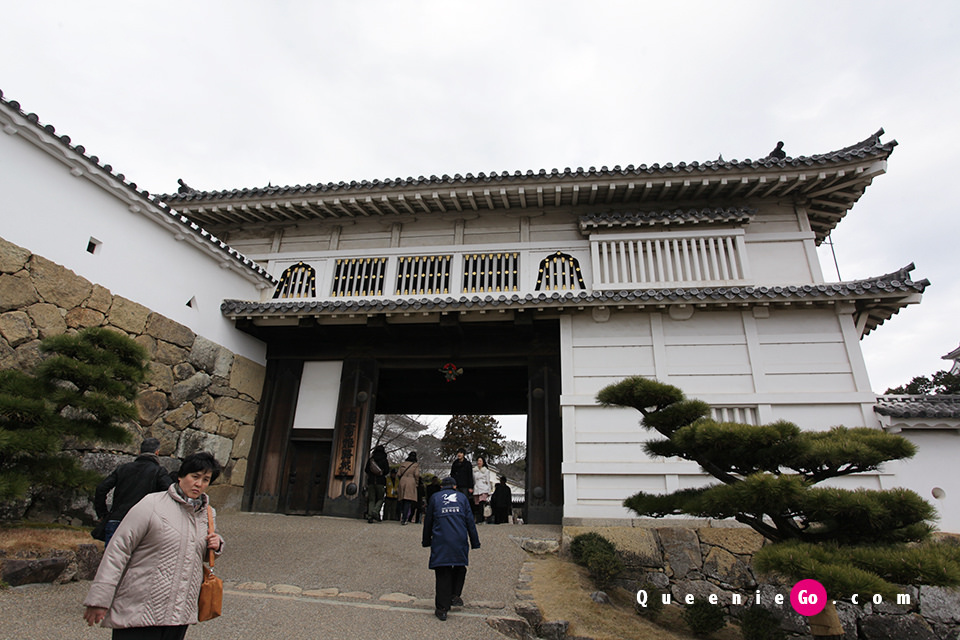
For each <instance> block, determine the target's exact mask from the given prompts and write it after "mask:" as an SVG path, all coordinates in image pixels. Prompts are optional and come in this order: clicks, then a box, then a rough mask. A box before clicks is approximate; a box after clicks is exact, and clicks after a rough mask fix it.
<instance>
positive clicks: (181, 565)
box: [83, 484, 216, 629]
mask: <svg viewBox="0 0 960 640" xmlns="http://www.w3.org/2000/svg"><path fill="white" fill-rule="evenodd" d="M207 500H208V498H207V496H206V494H204V496H203V501H204V504H206V503H207ZM214 523H216V514H214ZM206 537H207V509H206V507H204V508H202V509H200V510H199V511H198V510H196V508H195V507H193V506H191V505H190V504H188V503H187V502H186V501H185V500H184V499H183V498H182V497H180V495H179V494H178V493H177V491H176V484H173V485H171V486H170V488H169V489H168V490H167V491H166V492H161V493H151V494H149V495H147V496H146V497H145V498H144V499H143V500H141V501H140V502H138V503H137V504H136V505H135V506H134V507H133V508H132V509H131V510H130V511H129V513H127V515H126V516H125V517H124V518H123V520H122V521H121V522H120V526H119V527H118V528H117V532H116V533H115V534H114V536H113V538H111V540H110V544H109V545H107V549H106V551H105V553H104V554H103V560H101V561H100V568H99V569H98V570H97V576H96V578H94V580H93V585H92V586H91V587H90V591H89V592H88V593H87V598H86V600H84V601H83V604H84V605H85V606H88V607H103V608H105V609H107V616H106V618H104V620H103V626H104V627H110V628H114V629H126V628H129V627H152V626H175V625H183V624H195V623H196V622H197V597H198V595H199V593H200V582H201V581H202V579H203V570H202V569H201V564H202V563H203V558H204V555H205V552H206V546H207V542H206Z"/></svg>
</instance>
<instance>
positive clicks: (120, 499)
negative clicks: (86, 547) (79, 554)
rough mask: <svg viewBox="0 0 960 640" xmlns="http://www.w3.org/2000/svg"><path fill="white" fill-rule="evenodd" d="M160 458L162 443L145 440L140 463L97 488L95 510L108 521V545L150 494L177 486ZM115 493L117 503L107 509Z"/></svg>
mask: <svg viewBox="0 0 960 640" xmlns="http://www.w3.org/2000/svg"><path fill="white" fill-rule="evenodd" d="M159 455H160V441H159V440H157V439H156V438H144V440H143V442H142V443H140V455H139V456H137V458H136V460H134V461H133V462H128V463H126V464H122V465H120V466H119V467H117V468H116V469H114V470H113V471H112V472H111V473H110V475H108V476H107V477H106V478H104V479H103V480H102V481H101V482H100V484H98V485H97V490H96V492H95V493H94V496H93V507H94V509H96V511H97V517H98V518H100V519H101V520H103V519H104V518H106V521H105V523H104V528H103V542H104V544H110V538H112V537H113V533H114V532H115V531H116V530H117V527H118V526H120V521H121V520H123V517H124V516H125V515H127V512H128V511H130V509H131V507H133V505H135V504H137V503H138V502H140V500H141V499H143V497H144V496H145V495H147V494H148V493H155V492H157V491H166V490H167V487H169V486H170V485H171V484H173V479H172V478H171V477H170V475H169V474H168V473H167V470H166V469H164V468H163V467H162V466H161V465H160V457H159ZM111 489H113V500H112V501H111V503H110V508H109V509H107V494H108V493H110V490H111Z"/></svg>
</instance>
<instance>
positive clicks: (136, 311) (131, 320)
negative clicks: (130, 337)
mask: <svg viewBox="0 0 960 640" xmlns="http://www.w3.org/2000/svg"><path fill="white" fill-rule="evenodd" d="M148 317H150V309H147V308H146V307H145V306H143V305H142V304H137V303H136V302H134V301H132V300H127V299H126V298H124V297H123V296H114V297H113V304H111V305H110V311H109V312H108V314H107V321H108V322H109V323H110V324H112V325H113V326H115V327H117V328H118V329H123V330H124V331H126V332H127V333H132V334H134V335H140V334H141V333H143V330H144V328H146V326H147V318H148Z"/></svg>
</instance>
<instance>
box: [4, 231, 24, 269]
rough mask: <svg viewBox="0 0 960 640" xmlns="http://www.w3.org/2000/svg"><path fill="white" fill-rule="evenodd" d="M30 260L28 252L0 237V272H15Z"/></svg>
mask: <svg viewBox="0 0 960 640" xmlns="http://www.w3.org/2000/svg"><path fill="white" fill-rule="evenodd" d="M28 260H30V252H29V251H27V250H26V249H24V248H23V247H19V246H17V245H15V244H13V243H12V242H7V241H6V240H4V239H3V238H0V273H16V272H17V271H20V270H21V269H23V268H24V267H25V266H27V261H28Z"/></svg>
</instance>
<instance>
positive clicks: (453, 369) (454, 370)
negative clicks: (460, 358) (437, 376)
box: [437, 362, 463, 382]
mask: <svg viewBox="0 0 960 640" xmlns="http://www.w3.org/2000/svg"><path fill="white" fill-rule="evenodd" d="M437 371H439V372H440V373H442V374H443V377H444V378H445V379H446V381H447V382H454V381H455V380H456V379H457V378H458V377H459V376H462V375H463V369H462V368H461V367H458V366H457V365H455V364H453V363H452V362H448V363H447V364H445V365H443V366H442V367H440V368H439V369H437Z"/></svg>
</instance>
